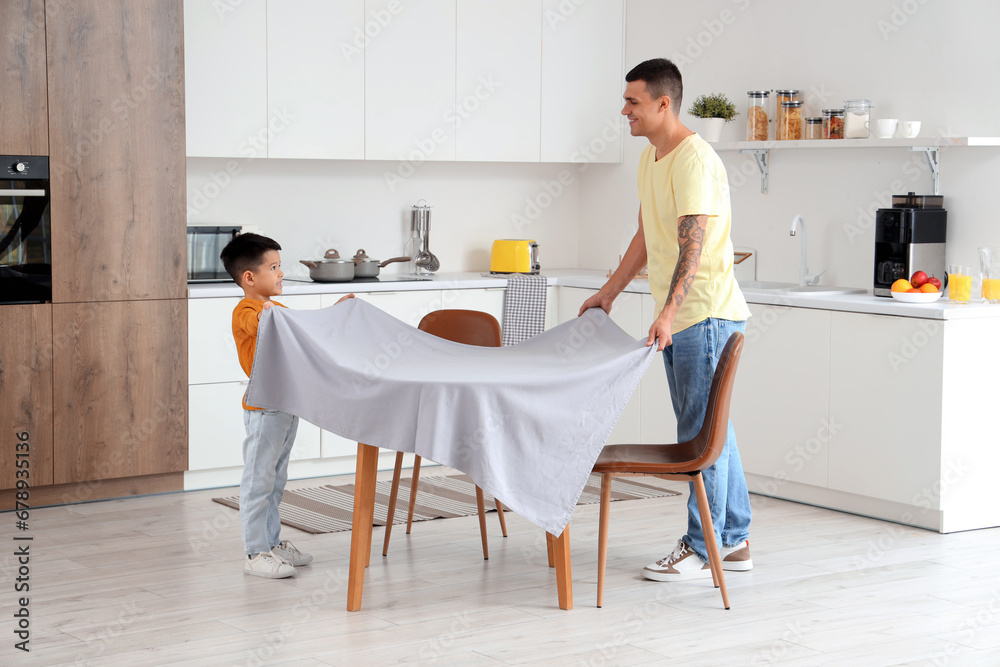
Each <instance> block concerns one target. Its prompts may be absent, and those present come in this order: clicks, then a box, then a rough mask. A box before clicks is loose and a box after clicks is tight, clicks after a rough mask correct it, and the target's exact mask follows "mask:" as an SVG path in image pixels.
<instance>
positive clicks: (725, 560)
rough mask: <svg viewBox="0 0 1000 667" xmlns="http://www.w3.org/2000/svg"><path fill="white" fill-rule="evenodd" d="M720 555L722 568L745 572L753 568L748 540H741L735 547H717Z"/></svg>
mask: <svg viewBox="0 0 1000 667" xmlns="http://www.w3.org/2000/svg"><path fill="white" fill-rule="evenodd" d="M719 554H721V555H722V569H723V570H728V571H731V572H746V571H747V570H752V569H753V560H752V559H751V558H750V540H743V541H742V542H740V543H739V544H737V545H736V546H735V547H722V548H721V549H719Z"/></svg>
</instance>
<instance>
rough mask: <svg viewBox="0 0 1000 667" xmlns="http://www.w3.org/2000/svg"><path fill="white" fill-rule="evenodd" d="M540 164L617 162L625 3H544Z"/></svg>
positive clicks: (557, 0) (551, 0) (613, 0)
mask: <svg viewBox="0 0 1000 667" xmlns="http://www.w3.org/2000/svg"><path fill="white" fill-rule="evenodd" d="M542 43H543V52H542V107H541V119H542V129H541V140H542V152H541V161H542V162H621V160H622V145H623V144H622V134H623V132H624V131H626V130H624V122H623V120H622V115H621V108H622V104H623V100H622V92H623V91H624V90H625V71H624V63H623V59H624V53H625V2H624V0H605V1H602V2H586V3H580V2H567V1H566V0H543V3H542Z"/></svg>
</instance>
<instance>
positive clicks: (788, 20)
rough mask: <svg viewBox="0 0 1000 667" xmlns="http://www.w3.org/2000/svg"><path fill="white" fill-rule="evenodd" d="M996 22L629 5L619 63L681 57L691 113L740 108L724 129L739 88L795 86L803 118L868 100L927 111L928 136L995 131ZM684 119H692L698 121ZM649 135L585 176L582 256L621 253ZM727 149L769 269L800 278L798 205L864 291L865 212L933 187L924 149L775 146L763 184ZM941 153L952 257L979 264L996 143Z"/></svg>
mask: <svg viewBox="0 0 1000 667" xmlns="http://www.w3.org/2000/svg"><path fill="white" fill-rule="evenodd" d="M724 12H727V13H724ZM907 12H909V13H907ZM998 24H1000V3H997V2H995V0H963V1H961V2H947V3H946V2H941V1H939V0H841V1H840V2H837V3H835V4H833V5H830V4H822V3H818V2H793V1H791V0H780V1H777V0H776V1H772V2H764V1H763V0H757V1H752V0H703V1H702V2H699V3H692V2H680V1H671V2H664V1H663V0H629V2H628V19H627V28H626V71H627V70H628V69H630V68H631V67H632V66H634V65H635V64H637V63H639V62H641V61H643V60H646V59H648V58H654V57H668V58H671V59H674V60H675V62H677V63H678V65H679V66H680V69H681V72H682V74H683V75H684V81H685V94H684V101H683V104H682V108H683V109H684V110H685V111H686V109H687V108H688V107H689V106H690V103H691V101H692V100H693V99H694V98H695V97H696V96H697V95H699V94H702V93H709V92H724V93H726V94H727V95H728V96H729V97H730V98H731V99H733V100H734V101H736V102H737V107H738V109H739V111H740V115H739V116H738V117H737V119H736V121H735V122H733V123H731V124H729V125H728V126H727V127H726V131H725V134H724V135H723V140H741V139H744V138H745V136H744V132H745V129H744V128H745V125H744V123H745V120H746V114H745V107H746V91H747V90H751V89H775V88H797V89H800V90H801V91H802V92H803V96H804V100H805V102H806V105H805V106H806V115H817V116H818V115H820V113H819V111H820V109H822V108H827V107H836V106H841V102H842V101H843V100H844V99H849V98H868V99H871V100H872V101H873V103H874V104H875V107H876V108H875V112H874V114H873V117H874V118H880V117H882V118H899V119H905V120H920V121H922V123H923V128H922V131H921V136H938V135H951V136H955V135H959V136H966V135H972V136H976V135H979V136H1000V113H998V109H1000V86H998V85H997V75H998V73H1000V48H998V47H997V46H996V41H995V26H996V25H998ZM683 117H685V118H686V119H687V120H690V121H692V122H691V123H690V125H689V127H691V128H692V129H694V130H697V127H696V121H695V119H691V118H690V116H687V114H686V113H685V114H684V116H683ZM772 136H773V132H772ZM646 145H647V141H646V140H645V139H643V138H631V137H627V138H626V139H625V160H624V164H622V165H595V166H593V167H591V168H590V169H589V170H588V171H587V172H586V173H585V174H584V176H583V187H582V188H581V190H580V193H581V206H580V209H581V212H582V214H583V219H582V223H581V235H580V239H581V240H580V249H579V252H580V254H579V263H580V265H581V266H592V267H597V268H605V267H608V266H612V265H614V264H615V263H616V262H617V255H618V253H619V252H620V248H621V244H622V239H623V237H625V236H627V235H628V233H629V229H630V227H633V228H634V225H635V218H636V212H637V210H638V203H637V201H636V198H635V192H636V188H635V169H636V165H637V163H638V158H639V154H640V152H641V151H642V149H643V148H644V147H645V146H646ZM721 155H722V158H723V161H724V162H725V164H726V169H727V170H728V172H729V178H730V185H731V188H732V200H733V218H734V219H733V241H734V243H735V244H736V245H737V246H749V247H751V248H754V249H756V250H757V255H758V262H757V275H758V278H759V279H762V280H786V281H792V280H796V279H797V277H798V274H797V272H798V261H799V254H798V253H799V240H798V238H792V237H789V235H788V228H789V225H790V223H791V220H792V217H793V216H794V215H795V214H796V213H802V214H803V215H804V216H805V220H806V222H807V226H808V232H809V233H808V238H809V248H808V251H809V268H810V270H811V271H812V272H813V273H816V272H819V271H820V270H825V271H826V274H825V275H824V276H823V278H822V282H823V283H826V284H840V285H847V286H856V287H867V288H870V287H871V281H872V271H873V269H872V258H873V254H874V232H873V229H872V227H871V225H870V222H869V221H870V216H869V215H868V214H867V213H866V211H873V210H874V209H875V208H879V207H881V206H882V205H883V202H884V203H886V204H887V203H888V200H887V199H883V197H884V194H883V193H889V192H893V193H896V192H906V191H909V190H913V191H916V192H918V193H921V194H929V193H930V192H931V190H930V187H931V186H930V176H929V174H928V171H927V164H926V159H925V158H924V156H923V154H920V153H911V152H908V151H906V150H905V149H873V148H866V149H863V150H846V149H844V150H836V151H834V150H794V151H793V150H786V151H780V150H776V151H772V153H771V179H770V193H769V194H767V195H762V194H761V193H760V187H759V178H758V177H757V170H756V167H755V166H754V163H753V158H752V157H751V156H746V155H740V154H738V153H735V152H723V153H721ZM941 164H942V174H943V175H942V179H941V193H942V194H943V195H944V196H945V207H946V208H947V209H948V224H949V233H948V244H949V245H948V261H949V262H951V263H962V264H970V265H973V266H977V265H978V259H977V254H976V248H977V246H984V245H993V246H996V245H1000V225H998V224H997V203H996V199H995V196H994V192H995V190H996V182H997V180H998V179H1000V149H997V148H953V149H947V150H943V151H942V152H941Z"/></svg>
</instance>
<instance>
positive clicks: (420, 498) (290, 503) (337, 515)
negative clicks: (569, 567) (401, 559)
mask: <svg viewBox="0 0 1000 667" xmlns="http://www.w3.org/2000/svg"><path fill="white" fill-rule="evenodd" d="M667 484H668V483H667V482H664V481H663V480H660V479H658V478H656V477H644V478H642V481H641V482H640V481H638V480H636V479H633V478H627V479H621V478H618V479H613V480H612V481H611V500H632V499H636V498H660V497H663V496H676V495H678V493H677V492H676V491H673V490H671V489H670V488H668V486H667ZM391 490H392V482H391V481H389V480H386V481H383V482H377V483H376V485H375V525H376V526H384V525H385V518H386V514H387V508H388V505H389V492H390V491H391ZM212 500H214V501H215V502H217V503H221V504H223V505H226V506H227V507H232V508H233V509H236V510H238V509H239V507H240V497H239V496H227V497H224V498H212ZM600 501H601V480H600V478H599V477H597V476H595V475H591V477H590V480H589V481H588V482H587V486H586V487H585V488H584V490H583V494H582V495H581V496H580V500H579V501H578V504H580V505H591V504H594V503H599V502H600ZM409 503H410V479H409V478H403V479H401V480H400V482H399V496H398V498H397V500H396V515H395V517H394V518H393V525H398V524H400V523H406V511H407V508H408V507H409ZM353 507H354V485H353V484H338V485H336V486H335V485H332V484H327V485H325V486H317V487H312V488H306V489H295V490H294V491H292V490H286V491H285V496H284V498H282V500H281V505H280V506H279V507H278V512H279V513H280V514H281V523H283V524H285V525H286V526H292V527H293V528H298V529H299V530H304V531H306V532H307V533H335V532H338V531H341V530H350V529H351V510H352V508H353ZM490 508H493V509H490ZM486 509H487V510H489V511H494V512H495V511H496V505H495V504H494V503H493V497H492V496H490V495H489V494H486ZM476 512H477V510H476V487H475V485H474V484H473V483H472V480H471V479H469V478H468V477H467V476H466V475H447V476H442V475H438V476H433V475H422V476H421V477H420V487H419V490H418V492H417V505H416V507H415V508H414V511H413V520H414V521H427V520H429V519H440V518H444V519H448V518H452V517H456V516H471V515H474V514H476Z"/></svg>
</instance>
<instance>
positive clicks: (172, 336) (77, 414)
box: [52, 299, 188, 484]
mask: <svg viewBox="0 0 1000 667" xmlns="http://www.w3.org/2000/svg"><path fill="white" fill-rule="evenodd" d="M186 319H187V301H186V300H184V299H164V300H156V301H133V302H107V303H79V304H75V303H70V304H54V305H53V306H52V328H53V331H54V332H55V333H54V336H53V350H52V384H53V400H52V403H53V442H54V446H53V449H54V483H56V484H64V483H69V482H81V481H93V480H103V479H111V478H117V477H134V476H140V475H154V474H160V473H169V472H179V471H183V470H184V469H185V468H186V467H187V459H188V455H187V454H188V452H187V449H188V429H187V427H188V423H187V397H188V391H187V363H186V360H187V347H188V342H187V325H186ZM151 323H156V325H155V326H153V325H151Z"/></svg>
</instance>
